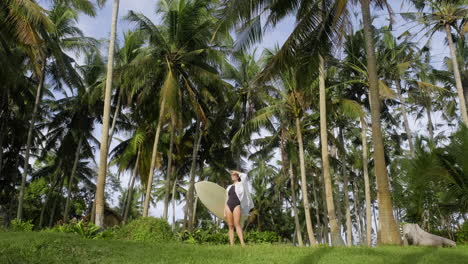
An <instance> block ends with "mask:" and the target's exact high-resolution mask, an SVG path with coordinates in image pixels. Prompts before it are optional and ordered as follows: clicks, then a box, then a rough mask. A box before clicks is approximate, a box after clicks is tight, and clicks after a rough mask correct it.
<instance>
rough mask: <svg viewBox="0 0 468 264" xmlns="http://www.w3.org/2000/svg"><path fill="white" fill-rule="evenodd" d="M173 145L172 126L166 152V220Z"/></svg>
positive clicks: (164, 216) (165, 216)
mask: <svg viewBox="0 0 468 264" xmlns="http://www.w3.org/2000/svg"><path fill="white" fill-rule="evenodd" d="M173 146H174V128H173V127H171V139H170V142H169V152H168V153H167V156H168V158H167V175H166V190H165V194H164V211H163V218H164V219H166V220H167V215H168V212H169V196H170V195H171V191H170V187H171V172H172V151H173V148H174V147H173Z"/></svg>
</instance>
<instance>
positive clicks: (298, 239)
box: [289, 161, 304, 247]
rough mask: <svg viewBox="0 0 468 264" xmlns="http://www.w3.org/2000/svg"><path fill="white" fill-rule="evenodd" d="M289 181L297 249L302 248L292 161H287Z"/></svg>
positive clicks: (302, 242)
mask: <svg viewBox="0 0 468 264" xmlns="http://www.w3.org/2000/svg"><path fill="white" fill-rule="evenodd" d="M289 179H290V181H291V203H292V207H293V212H294V224H295V225H296V235H297V244H298V245H299V247H303V246H304V241H302V232H301V224H300V222H299V215H298V214H299V210H297V198H296V182H295V181H294V173H293V167H292V161H289Z"/></svg>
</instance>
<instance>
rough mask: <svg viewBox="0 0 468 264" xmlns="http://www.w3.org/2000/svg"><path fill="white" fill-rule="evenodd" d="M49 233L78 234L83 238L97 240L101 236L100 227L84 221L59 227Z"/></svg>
mask: <svg viewBox="0 0 468 264" xmlns="http://www.w3.org/2000/svg"><path fill="white" fill-rule="evenodd" d="M47 231H51V232H59V233H72V234H78V235H80V236H81V237H83V238H96V237H98V236H99V227H98V226H96V225H94V224H92V223H88V222H84V221H83V220H81V221H78V222H70V223H69V224H63V225H57V226H54V227H53V228H51V229H49V230H47Z"/></svg>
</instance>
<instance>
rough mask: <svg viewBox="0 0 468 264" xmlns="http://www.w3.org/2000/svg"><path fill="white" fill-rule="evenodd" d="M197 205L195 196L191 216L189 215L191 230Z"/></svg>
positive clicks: (195, 196)
mask: <svg viewBox="0 0 468 264" xmlns="http://www.w3.org/2000/svg"><path fill="white" fill-rule="evenodd" d="M197 204H198V196H197V194H195V195H194V202H193V206H192V208H193V209H192V214H191V215H190V218H191V219H190V226H192V230H193V228H194V226H195V217H196V216H197Z"/></svg>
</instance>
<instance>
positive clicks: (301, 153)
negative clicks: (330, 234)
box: [296, 117, 317, 247]
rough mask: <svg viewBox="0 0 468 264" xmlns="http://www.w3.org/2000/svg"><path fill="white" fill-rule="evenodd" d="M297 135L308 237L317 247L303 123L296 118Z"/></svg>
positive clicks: (312, 244) (311, 243)
mask: <svg viewBox="0 0 468 264" xmlns="http://www.w3.org/2000/svg"><path fill="white" fill-rule="evenodd" d="M296 133H297V144H298V145H299V163H300V169H301V189H302V201H303V204H304V213H305V218H306V226H307V235H308V237H309V243H310V245H311V246H313V247H315V246H316V245H317V242H316V241H315V237H314V229H313V226H312V218H311V217H310V204H309V197H308V192H307V179H306V173H305V161H304V145H303V142H302V131H301V121H300V120H299V118H298V117H296Z"/></svg>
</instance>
